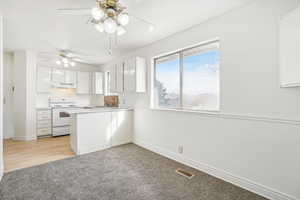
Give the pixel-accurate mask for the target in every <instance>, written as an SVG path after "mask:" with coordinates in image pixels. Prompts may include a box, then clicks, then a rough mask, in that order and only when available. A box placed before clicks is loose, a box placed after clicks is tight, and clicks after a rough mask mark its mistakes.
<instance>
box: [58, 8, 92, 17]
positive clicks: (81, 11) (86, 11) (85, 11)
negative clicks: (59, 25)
mask: <svg viewBox="0 0 300 200" xmlns="http://www.w3.org/2000/svg"><path fill="white" fill-rule="evenodd" d="M57 12H58V13H59V14H61V15H75V16H85V15H91V9H90V8H61V9H57Z"/></svg>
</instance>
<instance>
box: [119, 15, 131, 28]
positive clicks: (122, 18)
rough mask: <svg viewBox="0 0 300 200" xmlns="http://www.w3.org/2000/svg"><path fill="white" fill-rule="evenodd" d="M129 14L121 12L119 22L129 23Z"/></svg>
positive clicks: (124, 24)
mask: <svg viewBox="0 0 300 200" xmlns="http://www.w3.org/2000/svg"><path fill="white" fill-rule="evenodd" d="M129 20H130V19H129V15H128V14H126V13H121V14H119V15H118V22H119V23H120V24H121V25H122V26H126V25H127V24H128V23H129Z"/></svg>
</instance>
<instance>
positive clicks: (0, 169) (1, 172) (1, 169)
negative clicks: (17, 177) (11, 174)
mask: <svg viewBox="0 0 300 200" xmlns="http://www.w3.org/2000/svg"><path fill="white" fill-rule="evenodd" d="M3 174H4V167H3V165H2V164H0V181H1V180H2V177H3Z"/></svg>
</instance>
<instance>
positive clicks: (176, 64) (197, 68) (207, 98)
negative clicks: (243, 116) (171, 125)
mask: <svg viewBox="0 0 300 200" xmlns="http://www.w3.org/2000/svg"><path fill="white" fill-rule="evenodd" d="M179 57H180V56H179V53H178V54H175V55H171V56H169V57H163V58H161V59H158V60H157V61H156V66H155V72H156V73H155V76H156V77H155V78H156V82H155V89H156V92H157V98H158V100H157V101H158V103H157V104H158V105H157V106H158V107H162V108H177V107H182V108H183V109H192V110H218V109H219V92H220V91H219V62H220V52H219V50H218V49H210V50H206V51H203V50H201V51H198V50H197V49H195V50H193V49H192V50H187V51H183V52H182V59H183V60H182V63H183V66H182V67H183V69H182V102H180V101H181V100H180V87H181V84H180V58H179Z"/></svg>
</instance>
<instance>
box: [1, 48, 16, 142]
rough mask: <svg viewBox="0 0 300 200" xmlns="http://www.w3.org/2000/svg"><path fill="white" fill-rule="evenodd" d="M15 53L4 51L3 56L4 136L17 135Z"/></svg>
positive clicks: (5, 137)
mask: <svg viewBox="0 0 300 200" xmlns="http://www.w3.org/2000/svg"><path fill="white" fill-rule="evenodd" d="M12 87H13V54H12V53H4V57H3V96H4V98H5V103H4V105H3V137H4V139H9V138H13V137H14V135H15V133H14V132H15V130H14V121H13V91H12Z"/></svg>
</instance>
